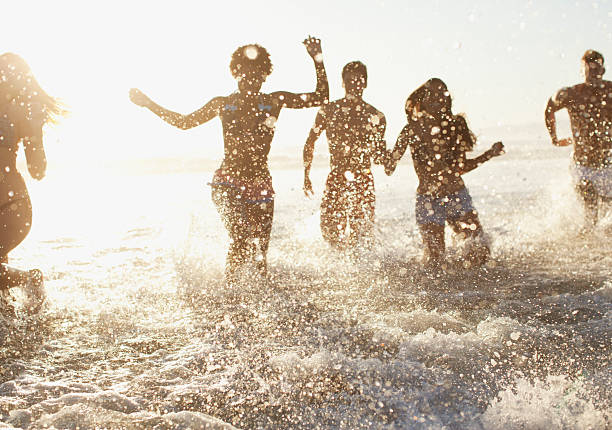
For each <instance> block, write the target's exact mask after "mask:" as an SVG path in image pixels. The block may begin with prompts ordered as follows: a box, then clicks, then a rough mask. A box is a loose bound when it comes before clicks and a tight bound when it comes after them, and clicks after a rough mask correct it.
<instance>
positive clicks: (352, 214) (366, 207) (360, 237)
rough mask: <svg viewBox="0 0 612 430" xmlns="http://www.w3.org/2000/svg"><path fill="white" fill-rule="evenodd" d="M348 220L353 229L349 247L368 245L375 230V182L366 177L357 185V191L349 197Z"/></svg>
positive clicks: (353, 191) (352, 191)
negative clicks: (361, 243)
mask: <svg viewBox="0 0 612 430" xmlns="http://www.w3.org/2000/svg"><path fill="white" fill-rule="evenodd" d="M348 198H349V200H350V201H349V210H348V220H349V225H350V228H351V233H350V237H349V245H350V246H355V245H357V244H358V243H359V242H360V241H364V242H365V243H366V244H367V242H368V240H369V239H371V237H372V230H373V229H374V208H375V206H376V198H375V194H374V181H373V180H372V178H371V176H370V177H365V178H362V179H361V180H360V182H359V183H358V184H355V189H353V190H351V193H350V195H349V197H348Z"/></svg>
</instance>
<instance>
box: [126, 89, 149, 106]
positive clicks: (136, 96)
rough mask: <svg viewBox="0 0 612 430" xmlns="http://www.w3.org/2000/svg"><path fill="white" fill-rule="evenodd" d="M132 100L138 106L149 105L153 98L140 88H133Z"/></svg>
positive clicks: (131, 91)
mask: <svg viewBox="0 0 612 430" xmlns="http://www.w3.org/2000/svg"><path fill="white" fill-rule="evenodd" d="M130 100H131V101H132V103H134V104H135V105H138V106H142V107H147V106H148V105H149V103H150V102H151V99H150V98H148V97H147V96H146V95H145V94H144V93H143V92H142V91H140V90H139V89H138V88H132V89H131V90H130Z"/></svg>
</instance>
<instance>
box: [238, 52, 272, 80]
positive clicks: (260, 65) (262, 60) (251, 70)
mask: <svg viewBox="0 0 612 430" xmlns="http://www.w3.org/2000/svg"><path fill="white" fill-rule="evenodd" d="M230 71H231V72H232V76H233V77H234V78H236V79H240V78H243V77H245V76H247V75H254V74H255V75H260V76H262V77H264V78H266V77H267V76H268V75H270V73H272V62H271V61H270V54H268V51H266V48H264V47H262V46H259V45H257V44H251V45H244V46H241V47H239V48H238V49H236V50H235V51H234V53H233V54H232V60H231V61H230Z"/></svg>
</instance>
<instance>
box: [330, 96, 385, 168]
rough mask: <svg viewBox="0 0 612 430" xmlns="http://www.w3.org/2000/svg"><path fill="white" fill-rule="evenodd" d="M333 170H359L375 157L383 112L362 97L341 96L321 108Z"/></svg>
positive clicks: (382, 133) (376, 158) (383, 117)
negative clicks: (324, 119)
mask: <svg viewBox="0 0 612 430" xmlns="http://www.w3.org/2000/svg"><path fill="white" fill-rule="evenodd" d="M322 111H323V114H324V116H325V118H326V133H327V141H328V144H329V153H330V164H331V168H332V170H338V171H343V172H344V171H348V172H353V173H358V172H361V171H365V170H369V169H370V168H371V164H372V159H373V158H374V159H375V160H376V161H378V158H379V156H380V155H381V154H379V153H380V149H379V143H380V142H381V141H382V140H383V136H384V132H385V125H386V124H385V116H384V115H383V114H382V112H380V111H379V110H377V109H376V108H375V107H374V106H372V105H370V104H368V103H366V102H365V101H364V100H363V99H358V98H355V97H344V98H342V99H339V100H336V101H333V102H331V103H329V104H328V105H327V106H324V107H323V108H322Z"/></svg>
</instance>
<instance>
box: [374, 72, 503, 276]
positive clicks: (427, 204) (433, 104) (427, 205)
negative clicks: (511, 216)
mask: <svg viewBox="0 0 612 430" xmlns="http://www.w3.org/2000/svg"><path fill="white" fill-rule="evenodd" d="M451 106H452V101H451V96H450V94H449V92H448V89H447V87H446V84H444V82H442V81H441V80H440V79H437V78H433V79H430V80H428V81H427V82H426V83H425V84H423V85H422V86H421V87H419V88H418V89H417V90H416V91H414V92H413V93H412V94H411V95H410V97H408V100H407V101H406V115H407V118H408V124H407V125H406V126H405V127H404V128H403V130H402V131H401V133H400V135H399V137H398V138H397V142H396V144H395V148H394V149H393V152H392V153H391V157H390V158H389V163H388V165H387V166H386V169H385V170H386V172H387V174H388V175H390V174H392V173H393V171H394V170H395V167H396V165H397V162H398V161H399V159H400V158H401V157H402V156H403V155H404V152H405V151H406V148H407V147H408V146H410V152H411V153H412V160H413V162H414V170H415V171H416V174H417V177H418V179H419V185H418V188H417V195H416V209H415V212H416V221H417V224H418V226H419V230H420V231H421V235H422V237H423V242H424V244H425V263H426V264H427V265H428V266H433V267H436V265H438V264H439V263H441V261H442V259H443V256H444V250H445V245H444V226H445V223H447V222H448V224H449V225H450V226H451V228H452V229H453V231H454V232H455V233H456V234H457V235H459V237H461V238H463V239H466V240H467V241H466V243H465V245H466V248H465V253H464V255H463V258H464V262H465V263H466V265H474V266H478V265H482V264H484V263H485V262H486V261H487V259H488V258H489V255H490V250H489V245H488V243H487V241H486V240H485V237H484V235H483V231H482V226H481V225H480V221H479V220H478V213H477V212H476V209H474V205H473V204H472V198H471V197H470V194H469V192H468V189H467V188H466V186H465V184H464V182H463V179H462V178H461V175H463V174H464V173H467V172H469V171H471V170H473V169H475V168H476V167H478V166H479V165H480V164H482V163H484V162H485V161H487V160H490V159H491V158H492V157H495V156H496V155H500V154H502V153H503V145H502V143H501V142H496V143H494V144H493V146H492V147H491V149H489V150H488V151H486V152H485V153H484V154H482V155H480V156H479V157H476V158H473V159H468V158H467V157H466V153H467V152H468V151H471V150H472V149H473V147H474V144H475V143H476V142H475V137H474V135H473V134H472V133H471V132H470V130H469V128H468V126H467V123H466V121H465V118H464V117H463V116H461V115H454V114H453V113H452V111H451Z"/></svg>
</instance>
